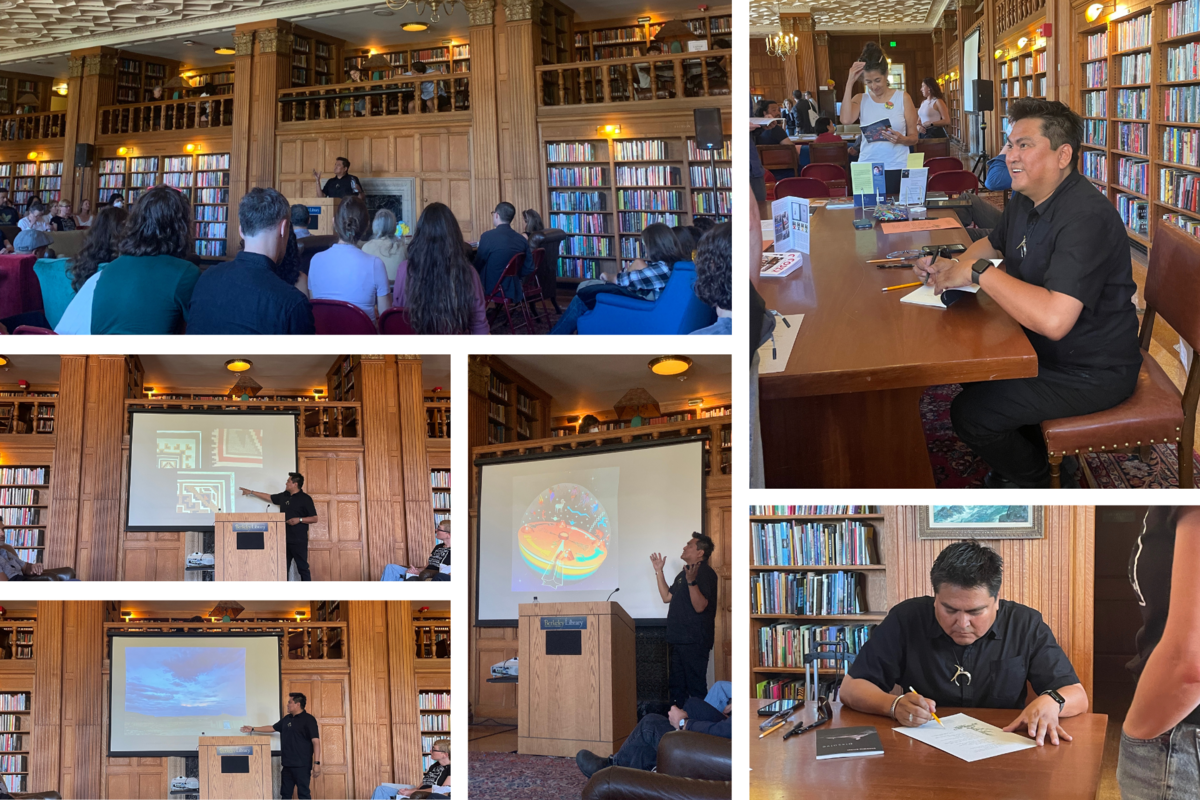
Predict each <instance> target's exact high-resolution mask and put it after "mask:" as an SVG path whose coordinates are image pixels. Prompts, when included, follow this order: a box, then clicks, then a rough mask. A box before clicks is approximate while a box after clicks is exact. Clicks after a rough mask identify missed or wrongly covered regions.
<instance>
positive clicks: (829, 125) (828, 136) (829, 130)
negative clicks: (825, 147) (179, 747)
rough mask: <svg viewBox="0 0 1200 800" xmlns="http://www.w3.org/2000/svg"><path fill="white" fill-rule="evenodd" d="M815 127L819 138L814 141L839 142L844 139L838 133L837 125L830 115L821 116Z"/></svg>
mask: <svg viewBox="0 0 1200 800" xmlns="http://www.w3.org/2000/svg"><path fill="white" fill-rule="evenodd" d="M814 127H815V128H816V131H817V138H816V139H815V140H814V141H818V142H831V143H833V144H837V143H838V142H840V141H841V140H842V137H841V136H839V135H838V132H837V126H836V125H834V124H833V120H831V119H830V118H829V117H821V118H820V119H818V120H817V124H816V125H815V126H814Z"/></svg>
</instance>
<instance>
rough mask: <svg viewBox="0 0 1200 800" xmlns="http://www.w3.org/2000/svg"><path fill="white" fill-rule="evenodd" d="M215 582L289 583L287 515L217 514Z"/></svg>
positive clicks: (214, 560)
mask: <svg viewBox="0 0 1200 800" xmlns="http://www.w3.org/2000/svg"><path fill="white" fill-rule="evenodd" d="M214 527H215V531H216V550H215V551H214V553H213V570H214V572H215V575H214V576H213V580H218V581H286V580H287V540H286V537H287V534H286V533H285V529H286V527H287V524H286V523H285V522H284V516H283V514H217V515H216V523H215V526H214Z"/></svg>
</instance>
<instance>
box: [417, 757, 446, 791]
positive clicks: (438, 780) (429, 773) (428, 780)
mask: <svg viewBox="0 0 1200 800" xmlns="http://www.w3.org/2000/svg"><path fill="white" fill-rule="evenodd" d="M449 777H450V765H449V764H445V765H443V764H439V763H437V762H436V761H435V762H433V764H432V766H430V767H429V769H427V770H425V776H424V777H423V778H421V788H422V789H425V788H427V787H430V786H445V785H446V779H447V778H449Z"/></svg>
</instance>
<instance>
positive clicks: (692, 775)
mask: <svg viewBox="0 0 1200 800" xmlns="http://www.w3.org/2000/svg"><path fill="white" fill-rule="evenodd" d="M732 745H733V743H732V742H731V741H730V740H729V739H722V738H721V737H719V736H710V735H708V734H707V733H695V732H693V731H672V732H671V733H668V734H666V735H665V736H663V737H662V739H660V740H659V742H658V771H657V772H647V771H645V770H640V769H630V768H629V767H606V768H604V769H602V770H600V771H599V772H597V773H596V774H595V775H593V776H592V778H591V780H589V781H588V782H587V786H585V787H583V800H729V798H730V796H731V795H732V792H733V784H732V783H731V781H732V778H733V747H732Z"/></svg>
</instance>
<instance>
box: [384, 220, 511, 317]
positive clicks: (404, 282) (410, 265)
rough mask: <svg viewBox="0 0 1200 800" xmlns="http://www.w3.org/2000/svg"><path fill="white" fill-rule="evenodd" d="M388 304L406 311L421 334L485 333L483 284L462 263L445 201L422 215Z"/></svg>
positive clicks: (463, 255) (462, 253) (459, 242)
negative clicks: (406, 259) (390, 303)
mask: <svg viewBox="0 0 1200 800" xmlns="http://www.w3.org/2000/svg"><path fill="white" fill-rule="evenodd" d="M392 304H393V305H395V306H398V307H401V308H407V309H408V320H409V324H410V325H412V327H413V330H415V331H416V332H417V333H422V334H449V333H476V334H484V333H490V329H489V327H488V322H487V309H486V307H485V305H484V302H483V283H482V282H481V281H480V280H479V273H478V272H476V271H475V268H474V267H473V266H471V262H470V261H468V260H467V256H466V248H465V247H464V244H463V236H462V229H461V228H459V226H458V220H457V219H456V218H455V216H454V212H453V211H451V210H450V208H449V207H448V206H447V205H446V204H444V203H430V204H429V205H427V206H425V210H424V211H422V212H421V218H420V219H418V220H417V227H416V230H415V231H413V238H412V242H411V243H410V244H409V246H408V261H406V262H402V263H401V264H400V268H399V269H397V270H396V285H395V287H394V288H393V290H392Z"/></svg>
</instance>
